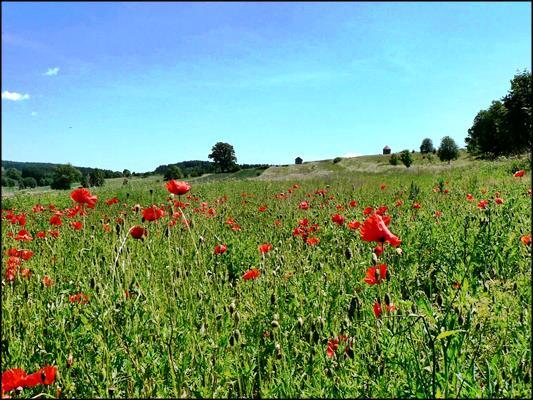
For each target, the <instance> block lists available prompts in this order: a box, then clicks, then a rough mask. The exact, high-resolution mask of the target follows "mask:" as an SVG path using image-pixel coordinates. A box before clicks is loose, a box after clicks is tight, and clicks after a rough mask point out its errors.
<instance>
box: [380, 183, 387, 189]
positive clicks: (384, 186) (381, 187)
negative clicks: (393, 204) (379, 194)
mask: <svg viewBox="0 0 533 400" xmlns="http://www.w3.org/2000/svg"><path fill="white" fill-rule="evenodd" d="M386 187H387V186H386V185H385V184H384V183H382V184H381V186H380V187H379V188H380V189H381V190H385V188H386Z"/></svg>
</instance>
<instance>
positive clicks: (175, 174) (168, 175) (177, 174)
mask: <svg viewBox="0 0 533 400" xmlns="http://www.w3.org/2000/svg"><path fill="white" fill-rule="evenodd" d="M181 178H183V172H181V169H180V167H178V166H177V165H171V166H170V167H168V169H167V171H166V172H165V175H164V177H163V179H164V180H165V181H169V180H171V179H181Z"/></svg>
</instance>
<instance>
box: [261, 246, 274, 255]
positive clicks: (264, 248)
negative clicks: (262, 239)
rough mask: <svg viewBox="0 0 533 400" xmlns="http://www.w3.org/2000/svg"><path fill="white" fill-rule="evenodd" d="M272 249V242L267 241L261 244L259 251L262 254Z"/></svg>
mask: <svg viewBox="0 0 533 400" xmlns="http://www.w3.org/2000/svg"><path fill="white" fill-rule="evenodd" d="M270 250H272V245H271V244H270V243H265V244H262V245H261V246H259V251H260V252H261V254H265V253H267V252H269V251H270Z"/></svg>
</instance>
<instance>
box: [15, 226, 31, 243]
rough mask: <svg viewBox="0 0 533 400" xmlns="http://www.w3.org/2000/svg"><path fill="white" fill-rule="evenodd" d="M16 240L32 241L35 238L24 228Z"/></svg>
mask: <svg viewBox="0 0 533 400" xmlns="http://www.w3.org/2000/svg"><path fill="white" fill-rule="evenodd" d="M15 240H17V241H20V242H31V241H32V240H33V238H32V237H31V235H30V233H29V232H28V231H27V230H26V229H22V230H20V231H19V232H18V233H17V236H16V237H15Z"/></svg>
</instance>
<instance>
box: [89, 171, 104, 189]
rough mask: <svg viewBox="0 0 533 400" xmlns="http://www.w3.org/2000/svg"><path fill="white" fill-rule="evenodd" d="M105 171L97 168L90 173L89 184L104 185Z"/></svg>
mask: <svg viewBox="0 0 533 400" xmlns="http://www.w3.org/2000/svg"><path fill="white" fill-rule="evenodd" d="M104 184H105V173H104V171H102V170H101V169H98V168H96V169H95V170H94V171H93V172H91V173H90V174H89V186H104Z"/></svg>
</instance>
